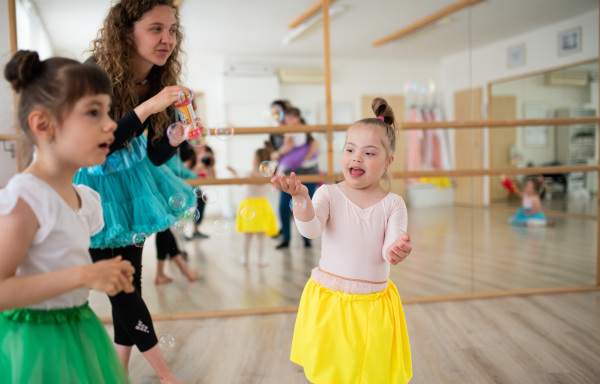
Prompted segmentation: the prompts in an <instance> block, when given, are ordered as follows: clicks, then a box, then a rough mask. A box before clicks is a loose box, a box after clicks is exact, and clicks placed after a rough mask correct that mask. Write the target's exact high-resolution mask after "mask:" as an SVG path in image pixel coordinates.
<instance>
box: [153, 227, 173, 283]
mask: <svg viewBox="0 0 600 384" xmlns="http://www.w3.org/2000/svg"><path fill="white" fill-rule="evenodd" d="M172 237H173V234H172V233H171V231H170V230H169V229H167V230H166V231H163V232H159V233H157V234H156V259H157V261H156V277H155V278H154V284H157V285H158V284H167V283H170V282H172V281H173V279H171V278H170V277H169V276H167V275H165V260H166V259H167V255H168V254H169V253H170V246H171V239H170V238H172ZM173 241H174V240H173Z"/></svg>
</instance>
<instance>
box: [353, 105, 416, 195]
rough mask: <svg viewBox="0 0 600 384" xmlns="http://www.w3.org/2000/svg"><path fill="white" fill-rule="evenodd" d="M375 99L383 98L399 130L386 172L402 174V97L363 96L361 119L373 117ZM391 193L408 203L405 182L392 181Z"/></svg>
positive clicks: (403, 139)
mask: <svg viewBox="0 0 600 384" xmlns="http://www.w3.org/2000/svg"><path fill="white" fill-rule="evenodd" d="M376 97H383V98H384V99H386V100H387V102H388V104H389V105H390V106H391V107H392V110H393V111H394V117H395V118H396V126H397V127H398V128H399V129H398V131H397V134H396V151H395V152H394V162H393V163H392V165H391V167H390V168H389V171H388V172H403V171H405V170H406V141H405V138H404V132H403V131H402V128H401V127H400V122H401V121H404V96H402V95H363V97H362V118H366V117H375V116H373V110H372V109H371V102H372V101H373V99H374V98H376ZM391 191H392V192H393V193H395V194H397V195H400V196H402V198H403V199H404V200H405V201H406V202H408V196H407V194H406V180H404V179H392V189H391Z"/></svg>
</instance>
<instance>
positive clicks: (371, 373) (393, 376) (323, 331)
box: [290, 279, 412, 384]
mask: <svg viewBox="0 0 600 384" xmlns="http://www.w3.org/2000/svg"><path fill="white" fill-rule="evenodd" d="M290 359H291V360H292V361H293V362H294V363H296V364H300V365H302V366H303V367H304V373H305V374H306V378H307V379H308V380H309V381H310V382H311V383H315V384H334V383H335V384H350V383H352V384H403V383H408V381H409V380H410V378H411V377H412V361H411V357H410V345H409V343H408V333H407V331H406V322H405V320H404V311H403V310H402V303H401V302H400V296H399V295H398V290H396V286H395V285H394V284H393V283H392V281H391V280H390V281H389V286H388V288H387V289H386V290H384V291H381V292H377V293H371V294H368V295H352V294H348V293H343V292H340V291H331V290H329V289H327V288H325V287H323V286H321V285H319V284H318V283H316V282H315V281H314V280H313V279H310V280H308V283H307V284H306V286H305V287H304V292H303V293H302V298H301V299H300V307H299V309H298V317H297V318H296V326H295V328H294V339H293V341H292V353H291V357H290Z"/></svg>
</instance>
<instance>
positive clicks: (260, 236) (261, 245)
mask: <svg viewBox="0 0 600 384" xmlns="http://www.w3.org/2000/svg"><path fill="white" fill-rule="evenodd" d="M256 236H257V238H258V240H257V241H258V265H260V266H261V267H264V266H266V265H268V264H269V263H267V261H266V260H265V259H264V258H263V251H264V248H265V247H264V245H265V233H264V232H259V233H257V234H256Z"/></svg>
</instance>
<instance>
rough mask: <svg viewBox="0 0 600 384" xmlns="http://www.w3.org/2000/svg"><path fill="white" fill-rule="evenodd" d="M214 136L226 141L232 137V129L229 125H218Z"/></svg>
mask: <svg viewBox="0 0 600 384" xmlns="http://www.w3.org/2000/svg"><path fill="white" fill-rule="evenodd" d="M215 136H216V137H217V139H219V140H221V141H228V140H230V139H231V138H232V137H233V127H232V126H231V124H229V123H219V124H217V126H216V127H215Z"/></svg>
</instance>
